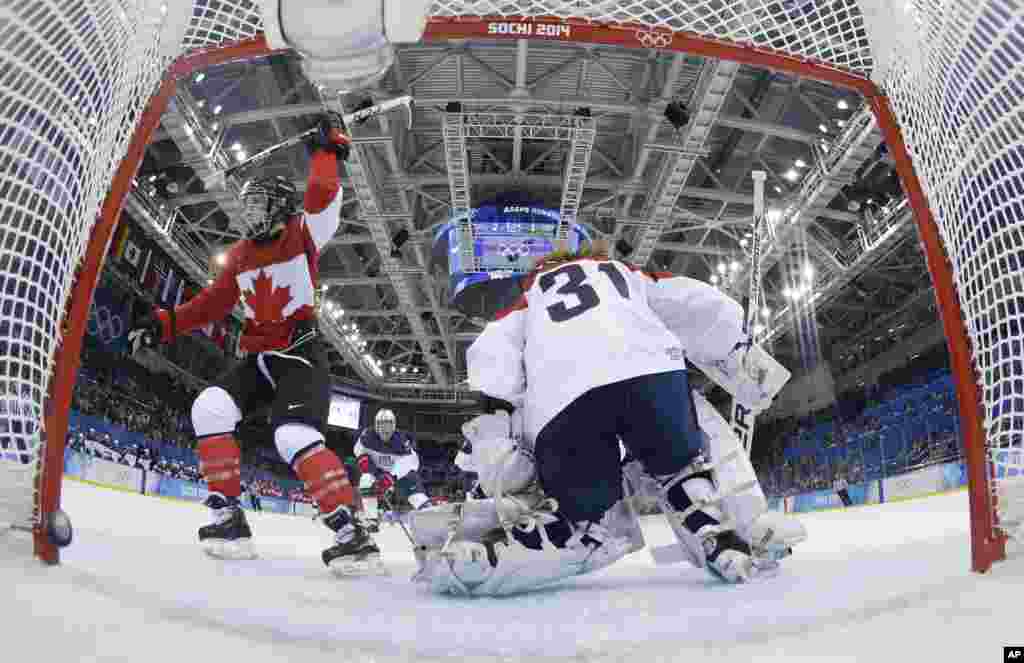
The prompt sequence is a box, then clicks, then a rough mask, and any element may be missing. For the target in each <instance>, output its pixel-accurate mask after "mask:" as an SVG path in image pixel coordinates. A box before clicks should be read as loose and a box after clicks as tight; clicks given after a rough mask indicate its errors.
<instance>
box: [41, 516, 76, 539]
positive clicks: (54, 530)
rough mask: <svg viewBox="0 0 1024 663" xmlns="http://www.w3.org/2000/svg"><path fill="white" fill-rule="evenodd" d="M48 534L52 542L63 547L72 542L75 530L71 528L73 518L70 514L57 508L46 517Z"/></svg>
mask: <svg viewBox="0 0 1024 663" xmlns="http://www.w3.org/2000/svg"><path fill="white" fill-rule="evenodd" d="M46 535H47V536H48V537H50V542H51V543H53V545H55V546H57V547H58V548H63V547H65V546H67V545H68V544H70V543H71V539H72V538H73V537H74V530H73V529H72V528H71V519H70V518H68V514H66V513H64V512H63V511H61V510H60V509H57V510H56V511H54V512H53V513H51V514H50V515H49V516H47V517H46Z"/></svg>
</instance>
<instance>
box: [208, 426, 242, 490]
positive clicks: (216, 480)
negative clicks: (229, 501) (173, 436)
mask: <svg viewBox="0 0 1024 663" xmlns="http://www.w3.org/2000/svg"><path fill="white" fill-rule="evenodd" d="M197 451H198V452H199V471H200V472H202V474H203V478H204V479H206V483H207V485H208V486H209V487H210V492H211V493H220V494H221V495H223V496H224V497H238V496H239V495H241V494H242V473H241V465H242V452H241V451H239V449H238V442H236V441H235V436H234V435H232V434H231V433H224V434H222V435H212V436H210V437H204V438H203V439H201V440H199V445H198V448H197Z"/></svg>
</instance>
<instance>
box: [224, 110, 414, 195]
mask: <svg viewBox="0 0 1024 663" xmlns="http://www.w3.org/2000/svg"><path fill="white" fill-rule="evenodd" d="M398 108H404V109H406V127H407V128H409V129H411V128H412V117H413V98H412V96H410V95H408V94H406V95H402V96H400V97H395V98H394V99H388V100H387V101H382V102H381V103H379V104H374V105H373V106H369V107H368V108H363V109H361V110H357V111H354V112H352V113H347V114H345V115H343V116H342V118H341V119H342V122H344V124H345V126H346V127H348V126H351V125H355V124H362V123H363V122H366V121H367V120H370V119H371V118H374V117H377V116H378V115H383V114H384V113H389V112H391V111H393V110H396V109H398ZM319 130H320V128H319V127H313V128H312V129H307V130H306V131H303V132H302V133H300V134H297V135H295V136H292V137H291V138H288V139H286V140H284V141H282V142H280V143H277V144H276V145H271V146H270V147H268V148H266V149H265V150H261V151H260V152H257V153H256V154H254V155H252V156H251V157H249V158H247V159H244V160H242V161H240V162H238V163H236V164H235V165H233V166H231V167H229V168H226V169H225V170H223V171H222V172H219V173H214V175H213V176H212V178H211V179H212V181H213V182H216V181H218V180H220V181H223V180H226V179H227V178H228V177H231V176H232V175H234V174H236V173H237V172H239V171H241V170H244V169H246V168H250V167H252V166H254V165H255V164H257V163H260V162H261V161H263V160H265V159H267V158H268V157H270V156H272V155H274V154H277V153H278V152H280V151H281V150H286V149H288V148H290V147H293V146H295V145H298V144H299V143H302V142H304V141H305V140H306V139H308V138H309V137H310V136H312V135H314V134H315V133H316V132H318V131H319Z"/></svg>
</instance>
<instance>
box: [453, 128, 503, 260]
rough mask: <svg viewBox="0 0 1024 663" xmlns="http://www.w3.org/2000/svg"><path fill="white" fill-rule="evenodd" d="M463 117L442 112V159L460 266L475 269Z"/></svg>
mask: <svg viewBox="0 0 1024 663" xmlns="http://www.w3.org/2000/svg"><path fill="white" fill-rule="evenodd" d="M465 119H466V118H465V117H464V116H463V114H462V113H445V114H444V158H445V164H446V165H447V166H448V178H447V180H448V189H449V192H450V194H451V213H452V216H453V217H454V218H455V219H456V220H457V228H456V231H457V232H458V233H459V246H460V247H461V252H460V254H459V258H460V260H461V262H460V265H461V267H462V270H463V271H476V269H477V267H476V259H475V256H474V252H473V223H472V218H471V211H472V203H471V201H470V189H469V187H470V182H469V159H468V158H467V157H466V129H465ZM513 167H514V166H513Z"/></svg>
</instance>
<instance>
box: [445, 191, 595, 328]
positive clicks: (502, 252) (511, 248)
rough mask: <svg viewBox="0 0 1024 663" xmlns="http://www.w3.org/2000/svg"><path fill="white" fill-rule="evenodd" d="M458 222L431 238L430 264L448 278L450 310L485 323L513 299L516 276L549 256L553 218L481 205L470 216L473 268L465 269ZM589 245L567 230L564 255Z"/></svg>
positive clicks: (553, 214) (548, 213) (526, 208)
mask: <svg viewBox="0 0 1024 663" xmlns="http://www.w3.org/2000/svg"><path fill="white" fill-rule="evenodd" d="M463 219H464V217H454V218H452V219H450V220H449V221H448V223H446V224H444V226H442V227H441V228H440V229H438V231H437V232H436V233H435V234H434V251H433V258H434V259H433V263H434V265H435V266H436V267H438V268H439V269H441V271H443V272H445V273H446V274H447V276H448V278H449V285H450V287H449V299H450V303H451V304H452V306H454V307H455V308H456V309H458V310H459V311H461V312H463V313H465V314H467V315H472V316H477V317H483V318H488V319H489V318H490V317H492V316H493V314H494V313H495V312H496V311H497V310H500V309H501V308H503V307H504V306H507V305H508V304H510V303H511V302H512V301H514V300H515V297H518V295H519V278H520V277H521V275H522V274H524V273H526V272H529V271H530V269H532V268H533V265H534V264H535V263H536V261H537V260H538V259H539V258H542V257H543V256H545V255H547V254H549V253H551V252H552V251H553V250H554V247H555V237H556V235H557V233H558V222H559V212H558V210H555V209H550V208H546V207H541V206H536V205H529V204H494V205H483V206H481V207H478V208H476V209H474V210H472V212H471V213H470V223H471V224H472V227H473V263H472V264H469V265H463V264H462V262H463V260H464V259H463V256H462V246H461V242H462V237H461V236H460V234H459V232H458V224H459V222H460V221H462V220H463ZM589 240H590V237H589V235H588V234H587V232H586V231H585V230H584V229H583V228H582V227H581V226H578V225H574V226H572V227H571V228H570V231H569V237H568V244H569V247H568V248H569V250H570V251H576V250H577V249H579V247H580V244H581V243H583V242H587V241H589Z"/></svg>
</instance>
